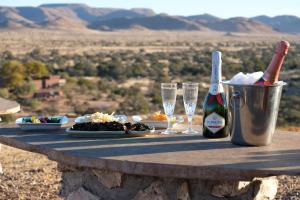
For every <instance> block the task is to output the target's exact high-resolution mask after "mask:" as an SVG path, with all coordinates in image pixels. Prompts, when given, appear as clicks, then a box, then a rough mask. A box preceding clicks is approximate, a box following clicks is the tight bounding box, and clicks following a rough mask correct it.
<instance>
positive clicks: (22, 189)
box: [0, 145, 62, 200]
mask: <svg viewBox="0 0 300 200" xmlns="http://www.w3.org/2000/svg"><path fill="white" fill-rule="evenodd" d="M0 162H1V163H2V167H3V172H4V174H2V175H0V199H1V200H40V199H47V200H48V199H49V200H60V199H62V198H61V197H59V195H58V193H59V187H60V173H59V172H58V170H57V164H56V163H55V162H53V161H50V160H48V159H47V158H46V157H45V156H42V155H39V154H34V153H29V152H26V151H22V150H18V149H15V148H11V147H8V146H5V145H2V149H1V154H0Z"/></svg>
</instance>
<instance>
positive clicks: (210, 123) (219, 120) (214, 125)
mask: <svg viewBox="0 0 300 200" xmlns="http://www.w3.org/2000/svg"><path fill="white" fill-rule="evenodd" d="M204 126H205V127H206V128H208V130H210V131H211V132H213V133H216V132H218V131H219V130H221V129H222V128H224V127H225V119H224V117H222V116H220V115H218V114H217V113H215V112H213V113H211V114H209V115H208V116H207V117H206V118H205V121H204Z"/></svg>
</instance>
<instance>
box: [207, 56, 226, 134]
mask: <svg viewBox="0 0 300 200" xmlns="http://www.w3.org/2000/svg"><path fill="white" fill-rule="evenodd" d="M221 55H222V54H221V52H219V51H213V52H212V72H211V83H210V88H209V91H208V94H207V95H206V98H205V100H204V103H203V113H204V116H203V136H204V137H207V138H224V137H227V136H228V135H229V126H228V107H227V103H226V97H225V94H224V88H223V85H222V83H221V81H222V59H221Z"/></svg>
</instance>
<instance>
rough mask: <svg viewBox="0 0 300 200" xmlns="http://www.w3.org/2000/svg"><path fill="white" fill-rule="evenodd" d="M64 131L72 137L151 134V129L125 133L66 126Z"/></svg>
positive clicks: (139, 135) (140, 135) (141, 135)
mask: <svg viewBox="0 0 300 200" xmlns="http://www.w3.org/2000/svg"><path fill="white" fill-rule="evenodd" d="M66 132H67V133H68V135H70V136H73V137H99V138H103V137H104V138H107V137H143V136H146V135H149V134H152V133H151V131H150V130H149V131H131V132H130V133H128V134H126V133H125V131H76V130H71V128H67V129H66Z"/></svg>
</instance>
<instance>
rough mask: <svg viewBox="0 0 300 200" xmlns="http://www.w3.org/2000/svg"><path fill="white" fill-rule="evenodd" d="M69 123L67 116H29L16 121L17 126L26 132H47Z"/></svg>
mask: <svg viewBox="0 0 300 200" xmlns="http://www.w3.org/2000/svg"><path fill="white" fill-rule="evenodd" d="M67 123H68V118H67V117H66V116H49V117H43V116H29V117H21V118H18V119H17V120H16V124H17V125H18V126H19V127H20V128H21V129H22V130H24V131H45V130H48V131H49V130H57V129H60V128H61V126H62V125H63V124H67Z"/></svg>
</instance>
